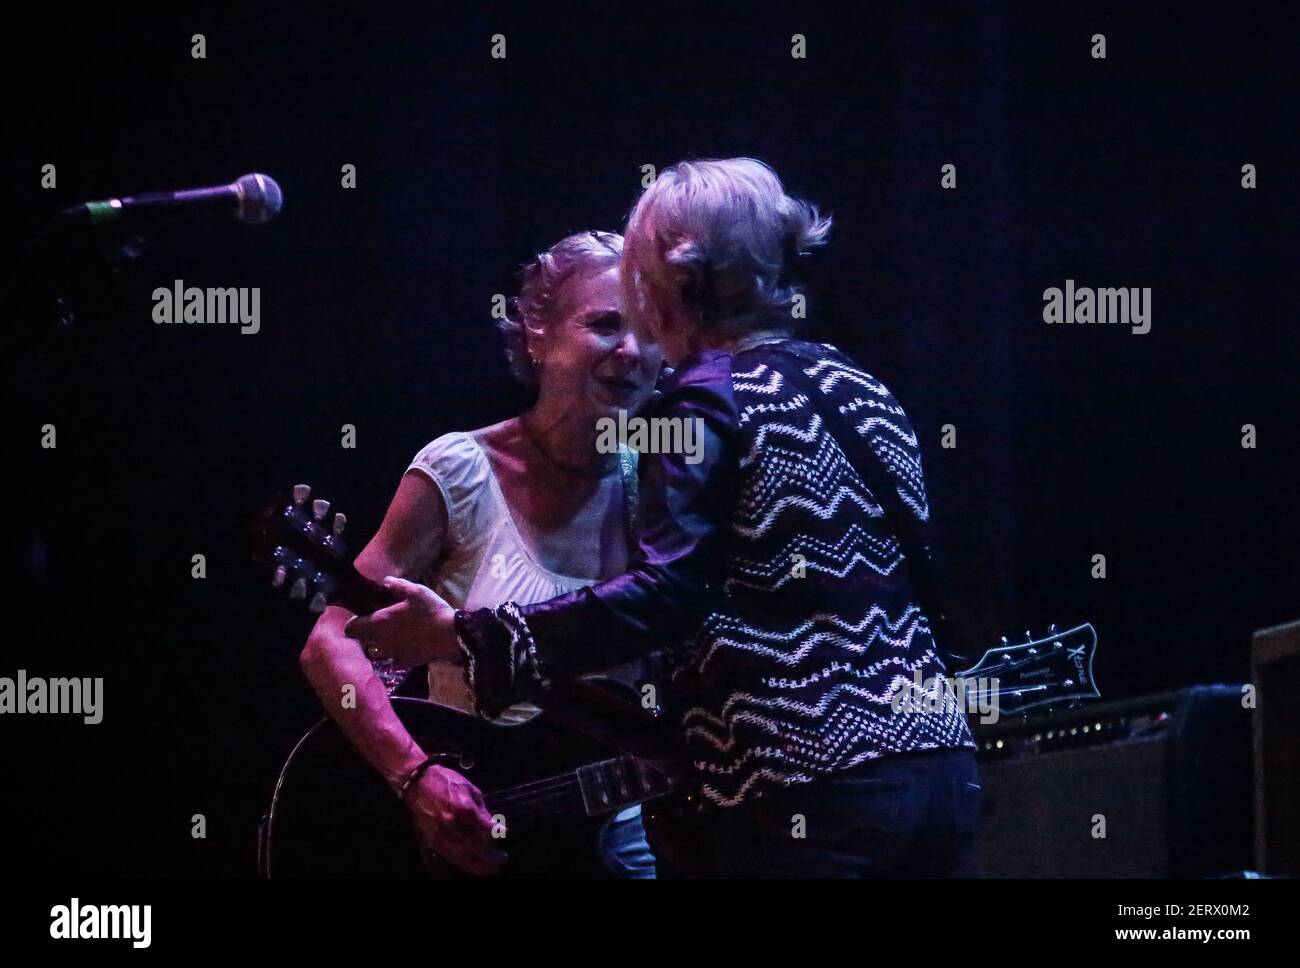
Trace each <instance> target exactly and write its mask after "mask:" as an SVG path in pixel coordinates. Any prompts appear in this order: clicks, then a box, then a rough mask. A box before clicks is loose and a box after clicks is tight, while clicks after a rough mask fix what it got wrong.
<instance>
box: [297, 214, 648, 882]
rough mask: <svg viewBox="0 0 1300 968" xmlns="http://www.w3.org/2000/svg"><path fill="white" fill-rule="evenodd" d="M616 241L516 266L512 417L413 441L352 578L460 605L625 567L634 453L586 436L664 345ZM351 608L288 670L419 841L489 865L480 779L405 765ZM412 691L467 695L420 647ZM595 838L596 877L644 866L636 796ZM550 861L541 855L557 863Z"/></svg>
mask: <svg viewBox="0 0 1300 968" xmlns="http://www.w3.org/2000/svg"><path fill="white" fill-rule="evenodd" d="M622 249H623V240H622V238H621V237H620V236H618V235H615V234H613V233H610V232H583V233H580V234H578V235H572V236H569V237H568V238H566V239H563V240H561V241H560V242H558V243H556V244H555V245H554V246H553V247H552V248H551V249H549V250H548V251H547V252H545V253H543V254H541V255H540V256H538V257H537V260H536V261H535V262H533V263H532V264H530V265H529V266H527V267H526V268H525V269H524V272H523V283H522V286H521V288H520V293H519V296H518V298H516V299H515V300H514V301H513V302H512V304H511V307H510V311H509V312H508V314H507V318H506V319H505V320H503V321H502V323H501V329H502V332H503V335H504V337H505V341H506V355H507V357H508V359H509V362H510V365H511V368H512V370H513V371H514V373H515V375H516V376H517V377H518V378H519V379H520V380H521V381H522V382H523V383H524V385H525V386H526V387H528V388H529V389H531V390H533V391H535V393H536V402H535V403H534V404H533V405H532V407H531V408H530V409H529V410H527V411H526V412H525V413H523V414H520V415H519V416H516V417H511V418H510V419H508V420H505V421H503V422H501V423H498V424H494V425H493V426H490V427H483V428H480V429H478V430H472V431H469V432H467V433H465V432H455V433H449V434H444V435H443V436H441V437H439V438H438V439H436V440H434V441H433V442H431V443H430V444H428V445H427V446H426V447H424V448H423V449H422V450H421V451H420V452H419V453H418V454H417V455H416V457H415V459H414V461H412V463H411V466H410V467H409V468H408V470H407V473H406V474H405V476H403V478H402V480H401V483H400V484H399V485H398V488H397V494H396V495H395V496H394V497H393V501H392V504H391V505H390V506H389V508H388V513H387V514H386V515H385V517H384V521H383V524H382V525H381V526H380V529H379V532H378V534H376V535H375V537H374V539H373V540H372V541H371V542H370V543H369V544H368V545H367V546H366V548H365V549H364V550H363V551H362V552H361V554H360V556H358V558H357V561H356V567H357V570H358V571H359V572H361V574H363V575H365V576H367V577H370V578H373V579H375V580H379V579H383V578H385V577H391V576H396V577H400V578H409V579H411V580H413V581H420V582H424V583H425V584H427V585H429V586H431V587H432V588H434V589H436V590H437V593H438V594H439V595H440V596H442V598H444V599H445V600H447V601H448V602H452V603H455V604H456V605H457V606H459V607H463V608H477V607H480V606H483V605H491V604H495V603H497V602H499V601H502V600H505V599H511V600H514V601H519V602H536V601H544V600H546V599H548V598H552V597H554V596H556V595H560V594H564V593H566V592H572V591H574V590H576V589H579V588H582V587H584V586H586V585H590V584H591V583H593V582H595V581H599V580H601V579H604V578H608V577H611V576H613V575H616V574H618V573H619V572H621V571H622V570H623V569H624V568H625V567H626V565H627V562H628V556H629V552H630V550H631V544H630V540H629V539H630V530H629V524H630V522H629V517H630V515H629V512H630V511H631V510H633V509H634V508H635V499H634V494H635V484H636V478H635V463H634V460H629V455H628V454H627V453H622V454H620V453H618V452H610V451H608V450H606V451H604V452H601V451H600V450H598V449H597V448H596V447H595V440H596V430H595V425H596V423H597V421H599V420H600V419H601V418H602V417H613V416H615V415H616V414H617V413H618V412H619V411H620V410H635V409H637V408H638V407H640V406H641V405H642V404H644V403H645V401H646V400H647V399H648V398H649V396H650V394H651V393H652V391H653V388H654V381H655V378H656V377H657V376H658V375H659V371H660V368H661V366H662V363H663V357H662V354H661V353H660V352H659V349H658V347H657V346H655V345H654V344H653V343H652V342H647V341H646V340H644V339H642V338H641V336H640V334H639V333H638V331H635V330H634V329H633V328H632V327H631V326H630V324H629V322H628V320H627V319H626V317H625V314H624V313H623V309H622V305H623V304H622V298H621V293H620V286H619V256H620V254H621V252H622ZM630 456H631V458H635V456H636V455H635V454H634V453H633V454H631V455H630ZM629 475H630V476H629ZM352 618H353V615H352V613H351V612H350V611H348V610H347V609H345V608H342V607H341V606H330V607H329V608H327V609H326V610H325V612H324V614H322V615H321V617H320V619H319V621H318V622H317V623H316V627H315V628H314V629H313V630H312V633H311V637H310V638H309V639H308V641H307V645H306V647H305V648H304V649H303V652H302V657H301V661H302V667H303V670H304V672H305V673H306V675H307V677H308V679H309V680H310V681H311V684H312V686H313V687H314V688H315V690H316V692H317V694H318V695H319V696H320V697H321V700H322V702H323V703H324V704H325V707H326V710H327V711H328V712H329V714H330V715H331V716H332V717H333V718H334V719H335V720H336V722H337V723H338V724H339V726H340V728H342V729H343V731H344V732H345V733H346V734H347V735H348V738H349V739H350V740H351V741H352V743H353V745H355V746H356V747H357V749H358V750H359V751H360V752H361V754H362V755H363V756H365V758H366V759H367V761H368V762H369V763H370V764H371V766H373V767H374V768H375V769H376V770H377V771H378V772H379V773H380V774H381V775H383V777H384V778H385V779H386V780H387V781H388V784H389V786H391V787H392V789H393V792H394V794H396V795H400V796H402V797H403V799H404V800H405V801H406V803H407V805H408V806H409V807H410V809H411V817H412V822H413V824H414V827H415V833H416V836H417V840H418V841H419V842H420V844H421V846H422V848H423V849H425V850H428V851H431V852H433V853H435V854H437V855H439V856H441V857H443V858H445V859H447V860H449V861H451V862H452V863H453V864H455V865H457V866H458V867H460V868H461V869H463V870H465V871H467V872H470V873H475V874H487V873H491V872H493V871H494V870H496V869H497V868H498V867H499V866H500V865H501V864H502V862H503V861H504V856H503V854H502V852H501V851H500V850H499V849H498V846H499V844H498V842H497V841H495V840H494V839H493V838H492V835H491V831H492V821H491V818H490V817H489V815H488V813H487V810H486V808H485V806H484V801H483V796H482V794H481V792H480V791H479V790H478V789H477V788H476V787H475V786H474V785H473V784H472V783H471V782H470V781H469V780H468V779H466V778H465V777H464V776H462V775H461V774H459V773H457V772H456V771H454V770H451V769H448V768H446V767H443V766H441V765H427V764H426V768H425V769H423V770H420V771H419V772H418V773H417V772H413V771H416V769H417V767H419V766H420V764H422V763H424V762H425V760H426V756H425V753H424V751H423V750H421V749H420V747H419V744H418V743H417V742H416V741H415V740H414V739H413V738H412V737H411V735H410V734H409V733H408V732H407V730H406V728H405V727H404V726H403V725H402V723H401V721H400V720H399V719H398V717H397V715H396V713H395V712H394V711H393V707H392V704H391V703H390V702H389V701H388V694H387V691H386V689H385V687H384V684H383V683H382V682H381V681H380V678H379V677H378V675H377V674H376V672H375V671H374V669H373V668H372V666H371V662H370V661H369V660H368V659H367V658H366V657H365V656H364V655H363V654H362V651H361V650H360V649H359V648H357V643H356V641H355V640H353V639H351V638H349V637H348V636H347V631H346V627H347V622H348V621H349V620H350V619H352ZM425 661H427V660H426V659H420V660H417V661H413V662H410V663H403V664H402V666H403V667H410V666H415V665H418V664H421V663H423V662H425ZM347 684H351V685H353V686H355V688H356V708H348V709H343V708H341V706H340V696H342V695H343V687H344V685H347ZM429 695H430V698H431V699H434V700H437V701H439V702H441V703H444V704H446V705H451V706H455V707H458V708H461V709H466V710H469V709H471V708H472V705H473V697H472V696H471V694H470V691H469V688H468V687H467V685H466V683H465V680H464V676H463V675H462V673H461V670H460V668H459V667H458V665H453V664H451V663H448V662H445V661H442V662H440V661H437V659H436V658H434V660H433V661H431V662H429ZM533 711H534V712H535V710H533ZM509 713H512V714H514V715H526V712H525V711H524V710H514V711H509ZM408 780H413V781H414V782H408ZM594 846H595V845H593V847H594ZM600 849H601V856H602V857H603V859H604V861H605V865H606V867H607V868H608V869H609V871H610V872H611V873H613V874H615V875H618V876H627V877H653V876H654V857H653V855H652V854H651V853H650V851H649V848H648V847H647V845H646V843H645V835H644V832H643V831H642V828H641V818H640V813H639V811H638V810H637V809H636V808H632V809H630V810H626V811H623V812H622V813H620V814H619V815H618V816H617V817H615V818H614V819H613V820H612V821H611V822H610V823H609V824H608V825H607V826H606V827H605V828H604V830H603V832H602V836H601V843H600ZM592 853H593V855H594V853H595V852H594V850H593V852H592ZM579 860H585V858H580V859H579ZM563 861H564V858H556V866H557V869H563V866H562V865H563ZM584 868H585V865H584V864H577V865H575V869H584Z"/></svg>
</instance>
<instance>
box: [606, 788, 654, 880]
mask: <svg viewBox="0 0 1300 968" xmlns="http://www.w3.org/2000/svg"><path fill="white" fill-rule="evenodd" d="M600 856H601V860H602V861H603V862H604V864H605V869H606V870H608V871H609V873H610V874H611V875H612V876H614V877H621V878H628V879H631V880H650V879H652V878H653V877H654V876H655V855H654V853H653V852H652V851H651V850H650V845H649V844H648V843H646V839H645V828H644V827H642V825H641V808H640V807H639V806H636V807H628V808H627V809H626V810H622V811H620V812H619V813H616V814H615V815H614V816H613V817H611V818H610V820H609V822H608V823H606V824H605V826H604V827H602V828H601V831H600Z"/></svg>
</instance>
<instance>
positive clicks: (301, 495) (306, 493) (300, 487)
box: [293, 484, 311, 507]
mask: <svg viewBox="0 0 1300 968" xmlns="http://www.w3.org/2000/svg"><path fill="white" fill-rule="evenodd" d="M309 497H311V485H310V484H295V485H294V486H293V503H294V504H296V505H298V506H299V507H302V506H303V505H304V504H306V503H307V498H309Z"/></svg>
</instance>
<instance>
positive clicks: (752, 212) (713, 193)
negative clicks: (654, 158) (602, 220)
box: [621, 158, 831, 329]
mask: <svg viewBox="0 0 1300 968" xmlns="http://www.w3.org/2000/svg"><path fill="white" fill-rule="evenodd" d="M830 228H831V219H830V218H829V217H825V218H823V217H822V216H821V215H820V214H819V213H818V211H817V207H816V206H815V205H811V204H809V203H808V202H805V201H801V200H800V199H797V198H792V197H790V196H789V195H787V194H786V193H785V189H784V188H783V187H782V185H781V180H780V179H779V178H778V177H777V175H776V172H774V171H773V170H772V169H771V168H769V167H768V166H767V165H765V164H764V163H763V162H761V161H758V160H757V159H754V158H728V159H722V160H702V161H683V162H681V163H680V164H677V165H674V166H672V167H671V168H667V169H665V170H664V171H663V172H662V173H660V175H659V177H658V178H656V179H655V181H654V184H652V185H651V186H650V187H649V188H647V189H646V191H645V193H644V194H643V195H642V196H641V198H640V200H639V201H638V202H637V204H636V207H635V208H634V209H633V210H632V214H631V215H630V216H628V224H627V229H626V231H625V232H624V252H623V263H622V267H621V278H622V283H623V287H624V293H625V296H626V297H627V300H626V301H627V304H628V311H629V312H631V313H637V314H640V315H642V316H645V315H648V314H655V313H656V311H657V310H656V303H658V302H660V301H661V300H664V299H666V298H673V297H677V298H681V299H683V300H684V301H686V302H687V303H688V304H690V305H694V306H696V307H698V308H699V310H700V321H701V325H703V326H705V327H723V326H738V327H739V328H742V329H746V328H759V327H765V326H773V325H778V326H782V327H788V326H789V325H790V321H791V312H790V307H791V305H792V303H793V300H794V297H795V295H796V294H797V293H799V292H800V291H801V290H800V288H799V287H798V286H794V285H791V284H789V283H788V281H787V279H786V276H787V274H788V273H789V271H790V270H791V268H792V265H791V264H792V263H793V262H794V261H795V259H796V258H797V257H798V256H799V255H802V254H805V253H807V252H808V251H810V250H811V249H813V248H814V247H816V246H819V245H823V244H825V242H826V240H827V236H828V234H829V233H830Z"/></svg>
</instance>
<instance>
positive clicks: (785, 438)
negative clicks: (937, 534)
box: [457, 340, 974, 806]
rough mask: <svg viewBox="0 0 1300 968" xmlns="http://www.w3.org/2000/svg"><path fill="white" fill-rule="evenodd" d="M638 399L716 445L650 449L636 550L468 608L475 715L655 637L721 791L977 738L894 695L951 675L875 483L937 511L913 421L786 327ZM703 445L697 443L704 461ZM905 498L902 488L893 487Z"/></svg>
mask: <svg viewBox="0 0 1300 968" xmlns="http://www.w3.org/2000/svg"><path fill="white" fill-rule="evenodd" d="M662 390H663V395H662V397H661V399H660V400H659V402H658V404H657V406H656V407H655V408H654V411H653V412H652V413H650V414H648V415H646V416H649V417H651V418H668V419H680V420H690V421H698V423H696V424H695V427H696V428H698V429H699V430H700V431H702V433H703V449H702V452H697V453H696V454H695V455H691V454H683V453H676V454H649V453H648V454H643V455H642V458H641V507H640V514H639V526H638V537H639V554H638V555H637V556H636V559H635V560H634V563H633V564H632V565H631V566H630V567H629V570H628V571H627V572H626V573H624V574H623V575H620V576H618V577H617V578H615V579H612V580H610V581H607V582H603V583H601V584H599V585H595V586H593V587H591V588H585V589H581V590H579V591H577V592H574V593H572V594H570V595H566V596H564V597H562V598H557V599H553V600H551V601H549V602H543V603H541V604H538V605H530V606H525V607H519V606H516V605H514V604H513V603H506V604H505V605H503V606H501V607H499V608H496V609H480V610H479V611H477V612H473V613H460V614H458V616H457V628H458V631H459V633H460V638H461V644H462V647H463V649H464V650H465V653H466V659H467V662H466V668H467V672H468V674H469V678H470V684H471V686H472V687H473V688H474V690H475V695H476V697H477V700H478V703H479V710H480V712H481V713H483V714H484V715H494V714H495V713H496V712H497V711H499V710H500V709H502V708H504V707H505V706H507V705H509V704H511V703H513V702H515V701H518V700H519V699H520V698H522V697H525V696H527V695H529V694H530V693H531V694H534V695H536V694H537V692H538V691H539V690H543V691H544V690H545V689H546V688H548V687H549V684H550V682H551V681H552V680H553V679H555V678H556V677H563V676H572V675H577V674H581V673H583V672H587V671H590V670H592V669H596V668H605V667H610V666H613V665H617V664H620V663H622V662H626V661H629V660H630V659H634V658H637V657H638V656H640V655H643V654H644V653H646V652H648V651H651V650H656V649H663V650H665V651H666V655H667V659H668V663H667V668H668V670H669V672H668V678H669V679H670V681H669V682H667V683H661V684H658V685H659V688H660V690H661V692H660V695H661V698H662V699H664V700H666V702H665V706H666V707H667V709H668V711H669V714H670V715H671V716H672V717H673V718H674V721H675V722H677V723H678V724H679V726H680V730H681V732H682V734H683V735H684V737H685V739H686V742H687V747H688V749H689V751H690V754H691V757H692V759H693V760H694V762H695V766H696V769H697V770H698V772H699V774H700V778H701V781H702V789H703V792H704V794H705V795H706V796H707V797H708V798H709V799H710V800H712V801H713V802H714V803H716V804H718V805H720V806H730V805H733V804H736V803H739V802H741V801H742V800H744V799H745V798H747V797H750V796H753V795H754V794H755V793H757V792H759V791H761V790H762V789H763V788H764V787H765V786H773V785H782V786H783V785H790V784H796V783H802V782H807V781H809V780H811V779H813V778H814V777H816V776H818V775H820V774H825V773H832V772H835V771H837V770H843V769H847V768H848V767H851V766H854V765H855V764H858V763H861V762H863V761H865V760H869V759H873V758H876V757H880V756H886V755H890V754H897V753H905V752H910V751H913V750H922V749H941V748H949V747H963V746H964V747H973V746H974V742H973V741H972V739H971V734H970V729H969V727H968V725H967V722H966V717H965V715H964V713H963V712H962V711H961V710H959V709H957V708H955V707H954V706H952V705H951V704H940V705H941V708H940V709H938V710H937V711H936V710H935V709H933V708H929V707H925V708H922V707H921V706H919V705H918V706H916V707H907V706H904V708H903V711H897V712H896V711H894V709H893V708H892V707H891V703H890V699H891V697H892V696H893V694H894V693H895V691H896V690H897V689H899V688H900V686H902V685H903V684H904V683H910V682H911V681H913V678H914V676H915V675H916V673H917V672H918V671H919V674H920V678H921V679H922V680H923V681H928V680H930V679H931V677H933V676H936V675H942V674H943V672H944V669H943V665H942V661H941V660H940V658H939V656H938V654H937V652H936V649H935V643H934V641H933V639H932V637H931V634H930V629H929V624H928V621H927V619H926V616H925V614H924V613H923V611H922V609H921V605H920V603H919V601H918V597H917V594H916V591H915V588H914V584H913V582H912V580H911V577H910V576H909V573H908V562H907V558H906V556H905V555H904V553H903V545H902V542H900V540H899V538H898V535H897V533H896V528H895V526H894V524H893V522H892V521H891V515H888V514H886V512H885V509H884V507H882V502H881V501H880V500H879V499H878V497H877V496H876V495H875V494H873V493H872V491H871V488H870V487H869V486H868V485H867V483H866V482H867V480H873V479H874V480H881V479H882V478H881V477H880V475H879V474H871V473H868V472H867V468H865V467H864V466H863V464H864V462H865V461H869V460H871V459H872V457H871V456H870V454H868V453H867V452H866V451H865V450H863V449H862V448H864V447H870V448H871V449H872V450H873V451H874V452H875V454H876V455H878V457H879V459H880V460H881V461H882V462H883V464H884V466H885V468H887V473H888V475H889V480H890V481H891V482H892V484H893V485H894V486H895V487H896V489H897V496H898V499H899V500H898V501H889V502H885V503H887V504H892V505H893V506H894V507H895V508H905V511H904V513H909V514H911V515H914V516H915V520H914V521H913V522H911V526H912V527H917V526H921V527H923V526H924V523H925V522H926V521H927V520H928V518H929V506H928V504H927V501H926V493H925V483H924V479H923V477H922V473H921V456H920V451H919V448H918V446H917V439H916V434H915V433H914V432H913V430H912V426H911V424H910V422H909V421H908V419H907V416H906V414H905V413H904V412H903V408H902V407H901V406H899V404H898V401H897V400H895V399H894V397H893V395H892V394H891V393H890V392H889V391H888V390H887V389H886V388H885V387H884V386H882V385H881V384H880V383H879V382H878V381H877V380H875V379H874V378H872V377H871V376H869V375H868V374H866V373H864V372H863V371H862V370H861V369H859V368H858V367H857V366H856V365H855V364H854V363H853V362H852V361H851V360H849V359H848V358H847V357H846V356H844V355H843V354H841V353H840V352H839V351H838V350H836V349H835V348H834V347H831V346H827V345H823V344H813V343H806V342H799V341H794V340H782V341H778V342H774V343H766V344H761V345H759V346H756V347H754V348H752V349H749V350H746V351H744V352H741V353H738V354H735V355H732V354H729V353H724V352H719V351H701V352H699V353H696V354H694V355H692V356H691V357H689V358H688V359H686V360H684V361H683V363H682V365H681V366H680V367H679V368H678V370H677V371H676V373H675V374H674V375H673V377H672V378H671V379H670V380H669V381H668V382H667V384H666V385H665V386H664V387H663V388H662ZM692 456H698V457H701V458H702V459H700V460H699V461H698V462H697V463H691V459H692ZM900 501H901V504H900Z"/></svg>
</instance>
